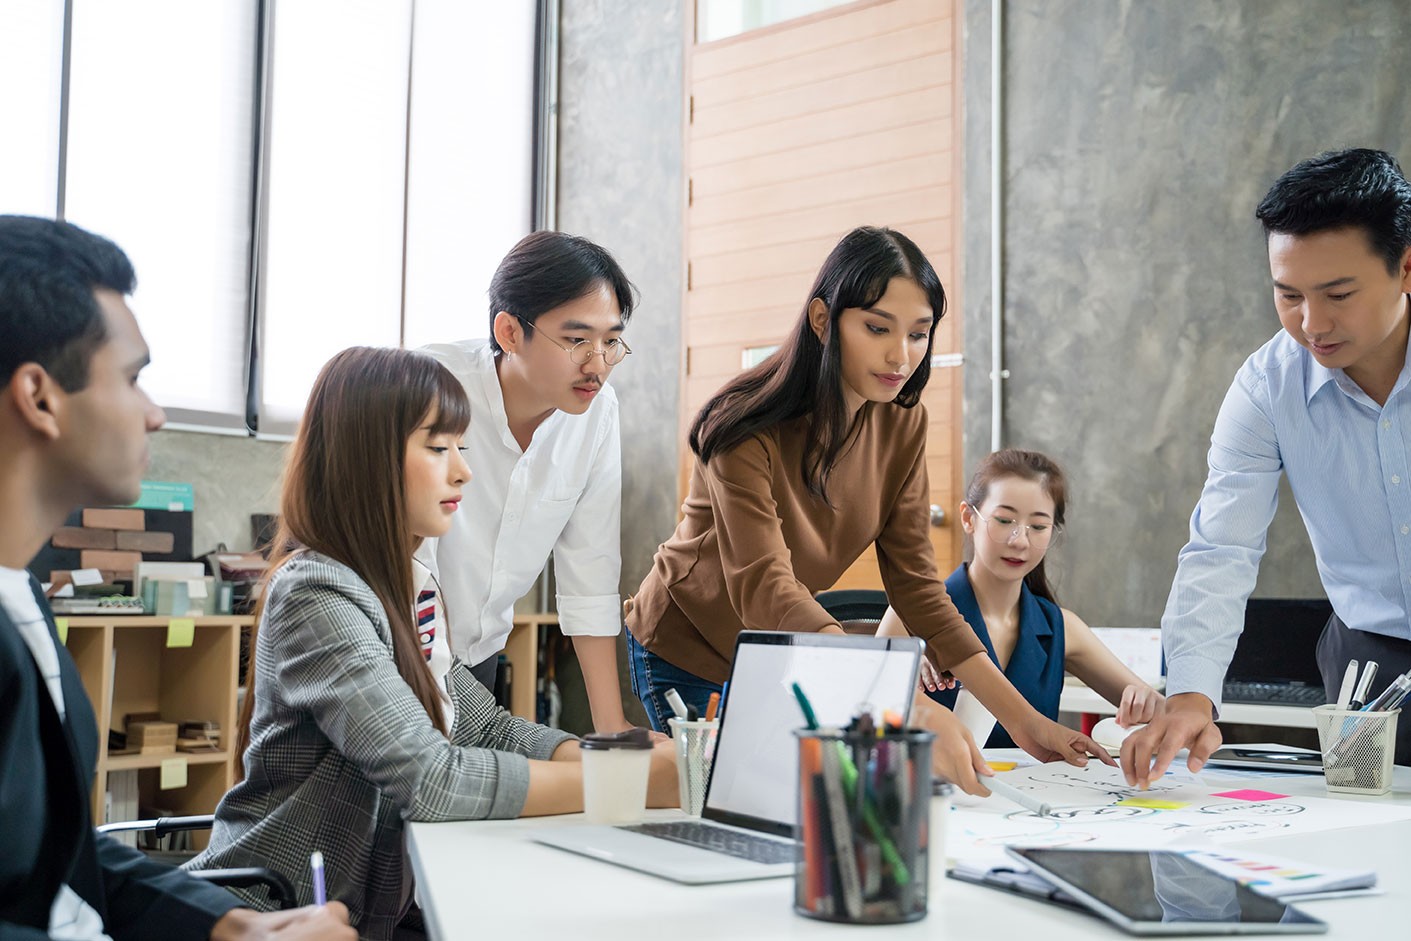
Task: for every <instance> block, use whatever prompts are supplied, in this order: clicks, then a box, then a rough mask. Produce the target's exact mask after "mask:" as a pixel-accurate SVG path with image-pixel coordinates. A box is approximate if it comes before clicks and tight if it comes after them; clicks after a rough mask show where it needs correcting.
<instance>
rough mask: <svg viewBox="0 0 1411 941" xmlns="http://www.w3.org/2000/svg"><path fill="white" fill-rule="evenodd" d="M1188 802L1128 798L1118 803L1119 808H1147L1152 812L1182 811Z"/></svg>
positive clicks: (1152, 798) (1151, 798)
mask: <svg viewBox="0 0 1411 941" xmlns="http://www.w3.org/2000/svg"><path fill="white" fill-rule="evenodd" d="M1187 804H1188V802H1187V801H1164V800H1158V799H1156V798H1155V797H1128V798H1127V799H1126V800H1120V801H1118V802H1117V805H1118V806H1119V807H1146V808H1148V809H1150V810H1180V809H1181V808H1182V807H1185V806H1187Z"/></svg>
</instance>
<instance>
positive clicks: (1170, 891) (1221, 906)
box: [1009, 849, 1328, 934]
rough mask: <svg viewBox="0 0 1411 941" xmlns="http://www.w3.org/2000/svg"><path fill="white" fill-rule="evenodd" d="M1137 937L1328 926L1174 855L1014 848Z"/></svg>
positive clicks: (1037, 868)
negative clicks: (1140, 935)
mask: <svg viewBox="0 0 1411 941" xmlns="http://www.w3.org/2000/svg"><path fill="white" fill-rule="evenodd" d="M1009 853H1010V855H1012V856H1014V857H1016V858H1018V859H1020V860H1022V861H1023V862H1024V863H1025V865H1027V866H1029V868H1031V869H1033V870H1034V871H1036V872H1038V873H1040V874H1042V875H1043V876H1045V877H1046V878H1048V879H1050V880H1051V881H1052V882H1053V883H1054V884H1055V885H1057V886H1059V887H1060V888H1062V889H1064V890H1065V891H1067V892H1068V893H1069V894H1070V895H1072V896H1073V897H1074V898H1075V899H1077V900H1078V901H1080V902H1082V903H1083V904H1084V905H1086V906H1087V907H1088V908H1089V909H1091V910H1092V911H1094V912H1095V913H1097V914H1099V915H1102V916H1103V917H1105V918H1107V919H1108V920H1110V921H1112V922H1114V923H1115V924H1117V925H1118V926H1119V927H1121V928H1123V929H1125V930H1127V931H1130V932H1132V933H1134V934H1215V933H1275V932H1299V933H1308V932H1321V931H1326V930H1328V926H1327V925H1325V924H1324V923H1323V922H1321V921H1318V920H1317V919H1314V918H1310V917H1309V916H1307V915H1305V914H1303V913H1302V912H1300V911H1299V910H1298V909H1296V908H1293V907H1292V906H1289V905H1286V904H1285V903H1283V902H1281V901H1279V900H1278V899H1273V898H1269V897H1268V896H1264V895H1260V894H1259V893H1257V892H1254V891H1252V890H1250V889H1247V888H1245V887H1244V886H1242V885H1240V884H1239V883H1238V882H1236V881H1234V880H1233V879H1230V878H1228V877H1226V876H1223V875H1221V874H1219V873H1217V872H1213V871H1212V870H1209V869H1207V868H1205V867H1204V866H1202V865H1200V864H1199V863H1197V862H1195V861H1194V860H1192V859H1190V858H1189V857H1187V856H1185V855H1184V854H1183V853H1178V852H1174V851H1170V850H1155V851H1147V850H1079V849H1010V850H1009Z"/></svg>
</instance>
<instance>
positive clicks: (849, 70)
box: [683, 0, 963, 587]
mask: <svg viewBox="0 0 1411 941" xmlns="http://www.w3.org/2000/svg"><path fill="white" fill-rule="evenodd" d="M954 9H955V3H954V0H888V2H877V3H870V4H864V5H859V6H857V7H847V8H843V9H841V10H838V11H836V13H829V14H827V15H823V14H820V15H818V16H815V17H811V18H808V19H807V20H806V21H801V22H800V23H799V24H796V25H789V24H780V25H779V26H778V27H775V28H771V29H768V30H763V31H760V33H758V34H757V35H756V34H747V35H745V36H740V37H735V38H734V39H731V40H724V41H721V42H719V43H712V44H709V45H707V46H692V47H691V50H692V51H691V63H690V66H689V68H688V75H689V76H690V78H689V82H690V86H689V93H690V95H691V104H692V109H693V114H694V118H693V122H692V123H691V124H690V126H689V127H688V129H687V131H686V137H687V162H688V166H687V175H688V178H689V179H690V181H691V186H690V205H689V207H688V209H687V217H686V228H687V260H688V263H689V266H690V268H689V271H690V275H689V287H688V289H687V291H686V297H685V304H684V307H685V323H684V327H685V330H684V333H685V337H686V342H687V344H688V349H689V350H690V374H689V375H688V376H687V377H686V378H685V382H684V386H683V416H684V421H685V422H687V423H689V420H690V418H692V417H694V413H695V411H696V410H697V409H698V408H699V407H700V405H701V404H702V403H703V402H704V401H705V400H706V399H707V398H708V397H709V396H710V395H711V394H712V393H714V392H715V391H717V390H718V389H719V388H720V386H721V385H722V384H723V383H724V382H726V381H728V379H729V378H730V377H731V376H734V375H736V374H738V372H739V369H740V354H741V350H742V349H743V348H745V347H747V346H758V345H765V344H774V343H778V342H780V341H781V339H782V338H783V337H784V336H785V335H786V333H787V332H788V331H789V329H791V327H792V326H793V324H794V322H795V321H796V318H797V317H798V312H799V310H800V308H801V306H802V304H803V303H804V301H805V299H806V294H807V291H808V287H809V285H810V284H811V283H812V280H813V277H814V275H815V273H816V271H817V269H818V266H819V265H820V264H821V263H822V261H823V259H824V258H825V257H826V255H827V253H828V251H829V250H830V249H831V248H832V246H833V245H834V244H835V243H836V240H837V239H838V238H839V237H841V236H842V235H843V234H844V233H845V232H846V231H848V230H849V229H851V228H852V227H854V226H856V225H861V224H870V225H889V226H892V227H894V228H896V229H898V230H900V231H902V232H905V233H906V234H907V235H908V236H909V237H910V238H912V239H913V240H914V241H915V242H916V243H917V245H918V246H920V248H921V250H922V251H923V252H925V253H926V254H927V256H928V258H930V260H931V263H932V264H933V265H934V266H935V268H936V271H937V273H938V274H939V275H940V276H941V279H942V281H943V283H945V285H946V287H947V290H948V293H949V294H950V299H951V309H952V312H951V314H950V315H949V317H948V318H947V319H946V320H945V321H943V322H942V324H941V326H940V328H939V329H938V331H937V336H936V339H935V343H934V347H933V349H934V351H935V352H938V353H940V352H956V351H959V350H960V349H961V336H960V333H961V331H960V310H961V308H960V303H959V296H960V295H959V284H958V283H957V282H955V278H957V277H958V273H959V259H958V256H957V248H956V246H957V239H956V233H957V227H958V219H957V218H956V213H957V212H958V193H957V191H956V188H955V184H956V181H957V180H958V167H959V154H958V152H957V149H956V148H957V146H958V139H957V137H956V135H957V134H958V121H959V115H958V113H957V111H958V109H957V102H958V100H959V97H958V90H957V88H956V81H957V74H956V68H955V62H956V60H955V54H956V50H957V33H956V28H957V27H956V21H955V18H954ZM962 379H963V376H962V373H961V370H960V369H958V368H942V369H936V370H934V371H933V373H932V378H931V383H930V388H929V389H928V390H927V392H926V393H925V395H924V396H923V402H924V403H925V406H926V408H927V412H928V425H927V427H928V434H927V449H928V455H927V471H928V475H929V476H930V477H931V483H930V491H931V498H932V502H935V503H938V504H940V505H941V506H943V507H944V508H945V510H946V514H947V520H946V523H945V525H943V526H941V527H936V528H934V529H932V530H931V535H932V541H933V544H934V545H935V546H936V552H937V560H938V565H939V567H940V570H941V573H948V572H949V571H950V570H951V569H952V568H953V567H954V565H955V562H956V561H957V559H958V550H959V547H960V540H959V538H958V527H956V526H955V525H954V519H955V510H954V507H953V506H952V504H953V503H954V502H955V501H956V500H957V499H958V498H957V490H958V487H959V473H960V468H959V467H958V464H959V461H960V451H959V446H960V435H959V423H960V416H961V395H962ZM684 431H685V427H684V426H683V437H684ZM683 484H684V480H683ZM839 586H840V587H878V586H880V579H879V575H878V572H877V568H876V561H875V557H874V554H873V553H872V552H870V551H869V552H868V553H866V554H865V555H864V557H863V558H861V559H859V560H858V561H857V562H856V563H855V564H854V565H853V566H852V567H850V568H849V569H848V571H847V572H846V573H845V575H844V576H843V577H842V579H840V581H839Z"/></svg>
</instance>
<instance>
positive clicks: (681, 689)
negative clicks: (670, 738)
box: [623, 630, 720, 732]
mask: <svg viewBox="0 0 1411 941" xmlns="http://www.w3.org/2000/svg"><path fill="white" fill-rule="evenodd" d="M623 633H624V634H626V635H627V672H628V675H629V677H630V678H631V680H632V692H634V693H636V694H637V698H638V699H640V700H642V706H643V707H644V708H645V709H646V710H647V719H648V720H650V722H651V723H652V728H654V729H656V730H657V731H658V732H666V731H668V729H667V726H666V720H667V719H669V718H671V717H672V716H674V715H675V714H676V713H674V712H672V711H671V707H670V706H668V705H667V704H666V691H667V690H669V689H675V690H676V692H678V693H680V694H681V699H682V701H684V702H685V703H686V705H688V706H695V707H696V712H697V713H698V714H699V715H700V717H701V718H705V714H706V707H707V706H708V705H709V703H710V694H711V693H718V692H720V684H718V683H712V682H711V681H710V680H703V679H701V678H700V677H699V676H696V675H695V674H694V673H688V672H686V671H685V670H683V669H681V668H680V667H678V666H676V665H675V664H673V663H670V662H668V661H666V660H663V659H662V658H661V657H658V656H657V655H656V654H654V653H652V652H651V651H650V650H648V649H647V648H645V647H643V646H642V645H641V644H639V643H637V638H635V637H633V636H632V632H631V631H627V630H624V631H623Z"/></svg>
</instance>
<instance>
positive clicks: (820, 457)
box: [690, 226, 946, 502]
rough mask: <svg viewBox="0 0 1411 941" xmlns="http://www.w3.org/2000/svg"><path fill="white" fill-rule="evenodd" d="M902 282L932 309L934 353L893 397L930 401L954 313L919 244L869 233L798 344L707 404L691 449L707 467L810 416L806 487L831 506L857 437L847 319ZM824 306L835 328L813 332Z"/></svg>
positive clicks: (837, 264) (831, 266)
mask: <svg viewBox="0 0 1411 941" xmlns="http://www.w3.org/2000/svg"><path fill="white" fill-rule="evenodd" d="M893 278H909V279H910V280H912V281H915V282H916V285H917V286H918V287H919V288H921V290H922V292H923V293H924V294H925V295H926V299H927V300H928V301H929V302H930V304H931V331H930V333H928V334H927V337H926V355H925V356H923V357H922V358H921V362H920V363H919V364H918V365H917V367H916V369H914V370H913V371H912V373H911V376H910V378H908V379H907V381H906V384H905V385H904V386H902V388H901V392H899V393H897V397H896V398H895V399H894V400H893V401H895V402H896V404H898V405H900V406H901V407H902V408H911V407H913V406H914V405H916V403H917V402H919V401H921V390H922V389H924V388H925V386H926V381H927V380H928V379H929V378H930V377H931V342H932V340H933V339H934V338H935V333H936V324H938V323H940V322H941V318H942V317H943V316H945V312H946V292H945V288H943V287H942V286H941V279H940V277H939V276H937V274H936V270H935V269H934V268H932V267H931V263H930V262H929V261H927V260H926V256H925V255H923V254H922V253H921V249H919V248H917V247H916V243H914V242H912V241H911V239H909V238H907V237H906V236H905V235H902V234H901V233H900V232H897V231H895V230H893V229H884V228H877V227H874V226H859V227H858V228H856V229H853V230H852V231H851V232H849V233H848V234H847V235H845V236H843V239H842V241H840V242H839V243H838V244H837V245H836V246H835V247H834V248H833V251H831V252H830V253H829V254H828V258H827V259H826V260H825V261H824V262H823V267H822V268H821V269H819V271H818V277H817V278H816V279H815V280H814V282H813V288H812V289H811V290H810V291H809V292H808V300H806V301H805V302H804V305H803V312H802V313H800V314H799V319H798V323H797V324H796V325H795V326H794V330H793V332H792V333H791V334H790V335H789V339H788V340H786V341H785V343H784V345H783V346H782V347H780V349H778V350H777V351H776V352H774V353H772V354H770V356H769V357H768V358H767V359H765V360H764V362H762V363H760V364H759V365H758V366H755V367H754V368H752V369H748V370H746V371H745V372H743V373H741V374H740V375H738V376H736V377H735V378H734V379H732V380H730V382H728V383H727V384H726V385H725V388H723V389H721V390H720V391H719V392H717V393H716V394H715V395H713V396H711V398H710V401H708V402H706V404H705V405H704V406H702V408H701V410H700V413H699V414H697V415H696V420H695V421H694V422H693V423H692V424H691V434H690V443H691V450H692V451H694V452H695V453H696V457H697V458H698V459H699V460H700V462H701V463H702V464H708V463H710V459H711V457H713V456H714V455H716V454H719V453H721V452H723V451H728V450H730V449H731V448H732V447H734V446H735V445H737V444H739V443H740V442H741V441H744V440H745V439H746V438H748V437H750V436H751V435H753V434H756V433H757V432H760V431H763V430H764V429H766V428H769V427H771V426H773V425H777V424H780V423H781V422H785V421H788V420H790V419H793V418H799V417H802V416H805V415H807V416H808V417H809V424H808V429H807V431H806V432H805V434H806V438H805V443H804V450H803V467H802V468H801V470H802V473H803V479H804V483H805V484H806V485H807V486H808V490H809V492H810V493H812V494H813V495H814V496H816V497H818V498H819V499H820V500H823V501H824V502H827V500H828V476H829V475H830V474H831V473H832V471H833V465H834V464H836V463H837V462H838V456H839V455H840V454H841V453H842V452H843V449H844V448H845V447H846V446H847V443H848V436H849V434H850V432H851V427H850V426H849V416H848V408H847V402H846V401H845V399H844V398H843V359H842V345H841V344H840V343H839V342H838V318H839V317H840V316H842V313H843V311H844V310H847V309H848V308H868V307H871V306H872V305H873V304H876V303H877V302H878V301H879V300H881V298H882V295H883V294H885V293H887V286H888V285H889V284H890V283H891V281H892V279H893ZM815 299H819V300H822V301H823V302H824V303H825V304H827V305H828V329H827V330H825V331H824V333H823V337H822V338H821V339H820V338H819V336H818V334H816V333H814V332H813V325H812V324H811V323H810V322H809V319H808V308H809V306H810V305H811V304H812V303H813V301H814V300H815Z"/></svg>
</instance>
